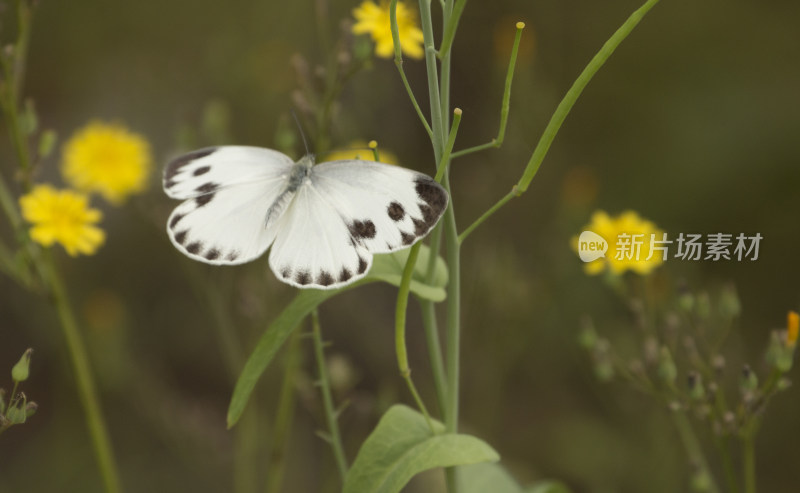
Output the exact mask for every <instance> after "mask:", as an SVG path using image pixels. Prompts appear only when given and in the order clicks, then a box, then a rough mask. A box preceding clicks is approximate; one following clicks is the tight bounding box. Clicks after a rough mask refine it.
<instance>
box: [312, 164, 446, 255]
mask: <svg viewBox="0 0 800 493" xmlns="http://www.w3.org/2000/svg"><path fill="white" fill-rule="evenodd" d="M311 182H312V185H313V186H314V188H315V189H317V190H318V191H319V193H320V195H321V197H322V199H323V200H325V201H326V202H327V203H328V204H329V206H330V207H331V208H332V209H334V210H336V211H337V213H338V214H339V217H340V218H341V220H342V221H343V222H344V223H345V226H346V227H347V229H348V231H349V233H350V235H351V237H352V238H353V239H354V240H355V241H356V242H357V243H358V244H360V245H363V246H364V247H365V248H366V249H367V250H368V251H369V252H371V253H386V252H393V251H395V250H401V249H403V248H407V247H409V246H411V245H413V244H414V243H415V242H416V241H417V240H418V239H419V238H422V237H424V236H425V235H426V234H427V233H428V232H429V231H430V230H431V229H432V228H433V226H435V225H436V223H437V221H438V220H439V218H440V217H441V216H442V214H443V213H444V210H445V208H446V207H447V201H448V195H447V192H446V191H445V190H444V188H442V187H441V186H440V185H439V184H438V183H436V182H435V181H433V180H432V179H431V178H430V177H428V176H427V175H424V174H422V173H417V172H416V171H412V170H409V169H405V168H401V167H398V166H392V165H389V164H383V163H375V162H372V161H331V162H327V163H322V164H319V165H317V166H316V167H314V168H313V173H312V175H311Z"/></svg>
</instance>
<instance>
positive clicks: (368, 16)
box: [353, 0, 425, 59]
mask: <svg viewBox="0 0 800 493" xmlns="http://www.w3.org/2000/svg"><path fill="white" fill-rule="evenodd" d="M353 17H355V18H356V23H355V24H354V25H353V34H369V35H370V36H372V40H373V41H374V42H375V54H376V55H378V56H379V57H382V58H392V57H393V56H394V43H393V42H392V27H391V21H390V20H389V2H388V1H386V0H383V1H381V4H380V6H378V5H377V4H375V2H373V1H372V0H366V1H364V2H361V5H359V6H358V7H356V8H355V9H353ZM397 31H398V34H399V35H400V47H401V48H402V50H403V53H405V54H406V55H408V56H410V57H411V58H417V59H420V58H422V56H423V55H424V54H425V52H424V50H423V49H422V41H423V38H422V31H421V30H420V29H419V27H417V19H416V15H415V11H414V10H412V9H410V8H409V7H407V6H406V5H405V4H404V3H403V2H397Z"/></svg>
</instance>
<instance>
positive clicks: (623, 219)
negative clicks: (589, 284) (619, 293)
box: [570, 210, 664, 275]
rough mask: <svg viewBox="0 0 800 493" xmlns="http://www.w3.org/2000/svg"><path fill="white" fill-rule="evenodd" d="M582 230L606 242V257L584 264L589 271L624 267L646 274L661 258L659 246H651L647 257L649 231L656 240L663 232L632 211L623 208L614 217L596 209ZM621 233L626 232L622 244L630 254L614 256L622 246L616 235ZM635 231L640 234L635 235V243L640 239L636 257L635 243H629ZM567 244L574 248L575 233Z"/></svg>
mask: <svg viewBox="0 0 800 493" xmlns="http://www.w3.org/2000/svg"><path fill="white" fill-rule="evenodd" d="M583 231H592V232H594V233H597V234H598V235H600V236H602V237H603V238H604V239H605V240H606V241H607V242H608V251H607V252H606V255H605V257H601V258H598V259H596V260H593V261H591V262H589V263H587V264H586V265H584V271H585V272H586V273H587V274H589V275H596V274H599V273H601V272H603V271H605V270H608V271H609V272H610V273H612V274H614V275H621V274H623V273H625V272H627V271H632V272H635V273H637V274H640V275H647V274H649V273H650V272H652V271H653V269H655V268H657V267H658V266H660V265H661V264H662V263H663V262H664V260H663V259H662V253H661V252H660V251H658V250H654V251H653V258H651V259H650V260H647V257H648V256H649V255H650V248H651V243H652V242H651V240H652V238H653V237H652V236H651V235H655V240H656V241H661V239H662V235H663V233H664V232H663V231H661V230H660V229H658V227H657V226H656V225H655V224H654V223H653V222H651V221H648V220H646V219H642V218H641V217H640V216H639V214H638V213H637V212H635V211H630V210H628V211H624V212H622V213H621V214H619V215H618V216H616V217H611V216H609V215H608V214H607V213H606V212H605V211H596V212H595V213H594V214H592V218H591V222H590V223H589V224H587V225H586V226H585V227H584V228H583ZM622 234H626V235H629V237H628V240H627V244H626V245H625V246H624V248H626V249H627V251H628V252H630V251H633V254H632V255H631V257H632V258H627V256H626V255H620V256H619V257H620V258H617V256H618V255H617V253H618V251H619V250H621V249H623V244H622V242H621V241H620V238H619V236H620V235H622ZM634 235H641V236H637V238H636V242H637V243H638V242H641V245H640V246H639V256H638V259H637V257H636V253H635V247H632V244H633V239H632V237H633V236H634ZM570 244H571V246H572V249H573V250H574V251H576V252H577V251H578V241H577V237H573V238H572V239H571V240H570Z"/></svg>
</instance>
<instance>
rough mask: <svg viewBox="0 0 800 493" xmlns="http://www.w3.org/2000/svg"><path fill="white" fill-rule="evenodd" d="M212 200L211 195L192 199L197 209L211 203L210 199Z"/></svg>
mask: <svg viewBox="0 0 800 493" xmlns="http://www.w3.org/2000/svg"><path fill="white" fill-rule="evenodd" d="M213 198H214V194H213V193H207V194H205V195H201V196H199V197H196V198H195V199H194V202H195V203H196V204H197V207H203V206H204V205H206V204H207V203H209V202H211V199H213Z"/></svg>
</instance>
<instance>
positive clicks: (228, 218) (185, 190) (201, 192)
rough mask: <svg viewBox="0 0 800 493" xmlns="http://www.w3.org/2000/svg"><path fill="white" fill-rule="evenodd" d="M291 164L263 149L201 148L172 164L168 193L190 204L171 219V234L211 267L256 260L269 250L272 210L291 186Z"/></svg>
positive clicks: (183, 248)
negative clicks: (289, 176) (288, 181)
mask: <svg viewBox="0 0 800 493" xmlns="http://www.w3.org/2000/svg"><path fill="white" fill-rule="evenodd" d="M291 166H292V160H291V159H290V158H289V157H288V156H286V155H284V154H281V153H279V152H277V151H272V150H270V149H262V148H258V147H245V146H224V147H214V148H207V149H201V150H199V151H194V152H191V153H189V154H185V155H183V156H179V157H178V158H175V159H173V160H172V161H171V162H170V163H169V164H168V165H167V167H166V170H165V172H164V191H165V192H166V193H167V195H169V196H170V197H172V198H177V199H185V200H184V202H183V203H181V204H180V205H179V206H178V207H176V208H175V210H174V211H173V212H172V214H171V215H170V217H169V219H168V220H167V233H168V235H169V238H170V240H171V241H172V243H173V244H174V245H175V247H176V248H177V249H178V250H180V251H181V252H183V253H184V254H186V255H187V256H189V257H191V258H193V259H195V260H199V261H201V262H206V263H210V264H217V265H220V264H240V263H244V262H248V261H251V260H253V259H255V258H257V257H259V256H260V255H261V254H263V253H264V251H265V250H266V249H267V248H268V247H269V245H270V244H271V243H272V241H273V240H274V239H275V233H276V231H277V227H276V226H273V225H271V226H270V227H267V220H266V219H267V213H268V211H269V208H270V206H272V204H273V203H274V202H275V201H276V200H277V199H278V197H280V196H281V194H282V193H283V192H284V191H285V189H286V186H287V179H288V175H289V171H290V169H291Z"/></svg>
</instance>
